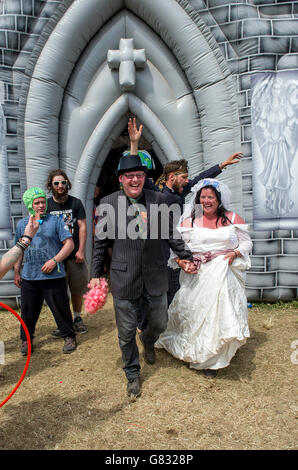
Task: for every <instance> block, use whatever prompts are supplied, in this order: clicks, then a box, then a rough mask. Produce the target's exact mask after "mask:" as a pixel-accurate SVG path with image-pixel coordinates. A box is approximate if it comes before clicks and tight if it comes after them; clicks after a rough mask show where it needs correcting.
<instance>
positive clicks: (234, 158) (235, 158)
mask: <svg viewBox="0 0 298 470" xmlns="http://www.w3.org/2000/svg"><path fill="white" fill-rule="evenodd" d="M242 157H243V153H242V152H236V153H233V154H232V155H230V156H229V158H227V159H226V160H225V161H224V162H222V163H221V164H220V168H221V169H223V168H226V166H229V165H234V164H235V163H239V162H240V160H241V158H242Z"/></svg>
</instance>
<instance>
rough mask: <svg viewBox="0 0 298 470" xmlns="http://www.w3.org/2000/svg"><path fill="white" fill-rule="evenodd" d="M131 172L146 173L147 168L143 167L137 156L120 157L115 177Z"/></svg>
mask: <svg viewBox="0 0 298 470" xmlns="http://www.w3.org/2000/svg"><path fill="white" fill-rule="evenodd" d="M132 170H139V171H144V172H146V171H147V167H146V166H145V165H143V162H142V160H141V157H139V155H127V156H124V157H121V158H120V160H119V165H118V168H117V170H116V172H115V174H116V176H119V175H121V174H122V173H125V172H126V171H132Z"/></svg>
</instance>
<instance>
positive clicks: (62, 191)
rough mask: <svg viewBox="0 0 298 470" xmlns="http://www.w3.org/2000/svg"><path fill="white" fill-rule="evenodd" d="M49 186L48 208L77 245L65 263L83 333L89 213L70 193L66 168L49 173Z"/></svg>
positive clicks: (78, 329) (77, 328)
mask: <svg viewBox="0 0 298 470" xmlns="http://www.w3.org/2000/svg"><path fill="white" fill-rule="evenodd" d="M47 189H48V191H49V192H51V193H52V194H53V196H52V197H50V198H49V199H48V210H47V212H48V213H50V214H52V215H56V216H57V217H59V218H61V219H62V220H63V221H64V223H65V224H66V225H67V226H68V228H69V230H70V233H71V234H72V237H73V241H74V245H75V248H74V250H73V252H72V253H71V254H70V256H68V257H67V258H66V259H65V260H64V266H65V271H66V276H67V283H68V286H69V290H70V293H71V303H72V307H73V316H74V328H75V331H76V333H79V334H83V333H86V332H87V328H86V326H85V325H84V323H83V320H82V304H83V295H84V294H85V292H86V290H87V284H88V269H87V264H86V261H85V246H86V240H87V224H86V213H85V209H84V206H83V204H82V202H81V201H80V199H78V198H76V197H74V196H71V195H69V194H68V191H69V189H71V183H70V181H69V178H68V177H67V175H66V173H65V172H64V171H63V170H61V169H56V170H53V171H51V172H50V173H49V176H48V179H47ZM52 335H53V337H54V338H59V337H60V336H61V332H60V331H59V329H56V330H55V331H53V333H52Z"/></svg>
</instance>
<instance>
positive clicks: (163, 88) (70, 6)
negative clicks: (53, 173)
mask: <svg viewBox="0 0 298 470" xmlns="http://www.w3.org/2000/svg"><path fill="white" fill-rule="evenodd" d="M128 37H129V38H132V39H133V40H134V47H135V48H136V49H138V48H144V49H145V51H146V54H147V65H146V67H145V68H144V70H140V71H137V72H136V75H137V81H136V87H135V89H134V90H133V91H131V92H124V93H123V92H122V91H121V88H120V86H119V82H118V72H115V71H112V70H110V69H109V67H108V65H107V52H108V50H110V49H117V48H118V46H119V40H120V39H121V38H128ZM27 77H28V79H27V80H26V81H25V83H24V87H23V94H22V100H23V106H22V107H21V114H22V116H20V122H23V132H22V133H21V132H20V134H19V135H20V138H21V142H20V145H19V151H20V152H23V157H24V159H23V162H24V164H23V188H24V189H25V188H26V187H28V186H33V185H34V186H36V185H40V186H43V185H44V181H45V178H46V175H47V173H48V171H50V170H51V169H53V168H56V167H61V168H63V169H65V170H66V172H67V174H68V175H69V177H70V179H71V181H72V183H73V194H74V195H76V196H78V197H80V198H81V200H82V201H83V203H84V204H85V206H86V209H87V213H89V212H90V214H91V211H90V206H91V204H92V199H93V191H94V185H95V183H96V180H97V178H98V176H99V173H100V169H101V166H102V164H103V162H104V160H105V158H106V157H107V155H108V152H109V149H110V148H111V146H112V143H113V141H114V140H115V139H116V138H117V137H118V136H119V135H120V133H121V132H122V130H123V129H124V127H125V126H126V125H127V114H128V111H131V112H133V113H134V114H135V115H136V116H137V117H138V118H139V120H140V121H142V122H143V123H144V125H145V130H144V132H145V137H149V139H150V142H151V144H152V147H153V148H154V149H155V151H156V154H157V155H158V157H159V159H160V161H162V162H165V161H167V160H174V159H177V158H186V159H187V160H188V161H189V166H190V173H191V174H194V173H196V172H197V171H199V170H201V169H203V168H206V167H208V166H211V165H212V164H215V163H218V162H219V161H222V160H223V159H224V158H225V157H226V156H227V155H229V154H231V153H233V152H235V151H238V150H239V149H240V125H239V118H238V110H237V105H236V99H235V92H234V83H233V80H232V76H231V74H230V72H229V70H228V68H227V66H226V64H225V61H224V58H223V56H222V54H221V52H220V49H219V48H218V46H217V44H216V42H215V41H214V39H213V37H212V35H211V34H210V32H209V30H208V28H207V27H206V25H205V24H204V23H203V21H202V20H201V19H200V18H199V17H198V15H197V13H195V12H194V10H193V9H192V8H191V7H190V6H189V4H188V2H186V1H185V0H163V4H162V8H161V6H160V2H159V1H158V0H150V2H148V1H146V0H115V1H113V2H110V1H108V0H88V2H81V1H79V0H73V1H72V0H65V1H64V2H63V3H62V5H61V6H60V7H59V8H58V9H57V13H56V15H54V17H53V18H51V21H50V23H49V25H48V27H47V29H46V31H44V32H43V34H42V36H41V39H40V42H39V44H38V45H37V47H36V49H35V51H34V54H33V59H32V62H31V64H30V66H29V68H28V70H27ZM236 167H238V168H235V169H233V172H232V173H231V172H230V173H229V174H228V175H227V176H226V175H224V176H223V179H225V180H226V181H227V182H228V184H229V183H231V182H232V181H233V180H237V185H235V191H234V193H233V197H234V201H233V202H234V206H235V209H237V211H238V212H241V210H242V202H241V201H242V191H241V174H240V171H241V170H240V168H239V166H238V165H236ZM90 217H91V215H90Z"/></svg>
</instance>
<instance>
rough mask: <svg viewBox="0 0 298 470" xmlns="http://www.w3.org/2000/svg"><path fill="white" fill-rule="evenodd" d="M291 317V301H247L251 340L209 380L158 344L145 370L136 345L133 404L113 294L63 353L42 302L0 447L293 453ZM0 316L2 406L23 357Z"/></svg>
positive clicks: (13, 326)
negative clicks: (137, 388)
mask: <svg viewBox="0 0 298 470" xmlns="http://www.w3.org/2000/svg"><path fill="white" fill-rule="evenodd" d="M297 313H298V302H292V303H289V304H281V303H280V304H273V305H269V304H254V305H253V308H251V309H249V326H250V332H251V337H250V339H249V340H248V342H247V344H246V345H245V346H243V347H242V348H241V349H240V350H239V352H238V353H237V354H236V356H235V357H234V359H233V360H232V362H231V364H230V366H229V367H227V368H225V369H222V370H220V371H219V373H218V376H217V378H216V379H210V378H206V377H205V376H204V375H203V374H202V373H201V372H197V371H194V370H192V369H189V367H188V365H187V364H185V363H183V362H180V361H179V360H176V359H174V358H173V357H171V356H170V355H169V354H168V353H166V352H165V351H163V350H157V353H156V354H157V361H156V364H155V365H153V366H148V365H147V364H145V363H144V360H143V354H142V352H143V350H142V346H141V345H140V343H138V344H139V349H140V357H141V366H142V372H141V377H142V395H141V397H140V398H139V399H138V400H137V401H136V402H134V403H132V402H130V401H129V399H128V398H127V396H126V380H125V377H124V373H123V371H122V361H121V356H120V350H119V346H118V338H117V331H116V328H115V321H114V312H113V308H112V300H111V297H110V296H109V299H108V302H107V304H106V305H105V307H104V308H103V310H101V311H100V312H98V313H97V314H96V315H94V316H87V315H85V316H84V319H86V323H87V325H88V329H89V331H88V333H87V334H85V335H80V336H78V348H77V350H76V351H75V352H74V353H72V354H70V355H64V354H62V347H63V341H61V340H57V339H56V340H55V339H52V337H51V331H52V329H54V328H55V324H54V320H53V317H52V315H51V313H50V312H49V311H48V309H47V308H46V307H45V308H43V310H42V313H41V316H40V319H39V322H38V324H37V330H36V337H35V341H34V346H35V350H34V353H33V355H32V358H31V361H30V365H29V369H28V372H27V374H26V376H25V379H24V381H23V382H22V384H21V386H20V387H19V389H18V390H17V392H16V393H15V394H14V395H13V396H12V398H11V399H10V400H9V401H8V402H7V403H6V404H5V405H4V406H3V407H2V408H1V409H0V449H1V450H28V449H30V450H52V449H60V450H64V449H65V450H66V449H67V450H74V449H79V450H85V449H86V450H87V449H88V450H95V449H99V450H100V449H106V450H113V449H118V450H130V449H136V450H138V449H150V450H177V449H179V450H195V449H198V450H200V449H222V450H225V449H233V450H236V449H247V450H249V449H251V450H253V449H264V450H268V449H278V450H282V449H284V450H285V449H296V448H297V419H298V408H297V401H296V393H297V387H296V386H297V382H296V380H297V379H296V377H297V367H298V366H297V362H298V354H297V355H295V351H294V349H293V344H294V343H293V342H294V341H295V340H298V333H297V329H296V328H297ZM0 318H1V335H0V340H2V341H3V342H4V345H5V364H4V365H1V364H0V402H1V401H2V400H4V398H5V397H6V396H7V395H8V393H9V392H10V391H11V390H12V388H13V387H14V385H15V384H16V382H17V380H18V378H19V377H20V375H21V373H22V370H23V367H24V365H25V359H24V358H23V357H22V356H21V355H20V352H19V348H20V340H19V325H18V321H17V319H16V318H15V317H14V316H13V315H11V314H9V313H8V312H5V311H1V312H0ZM295 344H296V343H295ZM296 347H297V348H298V342H297V346H296ZM296 359H297V360H296ZM295 362H296V363H295Z"/></svg>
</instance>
